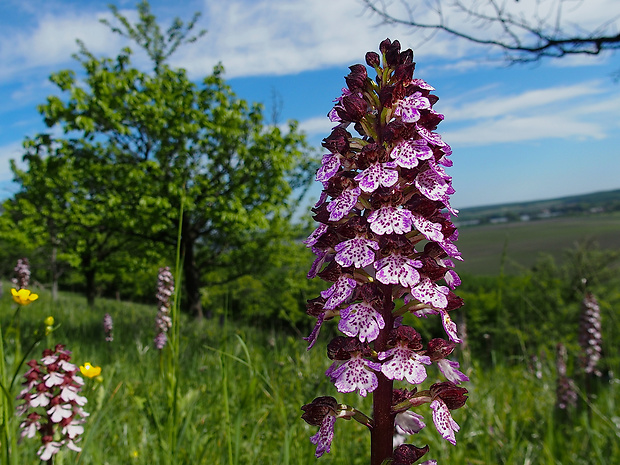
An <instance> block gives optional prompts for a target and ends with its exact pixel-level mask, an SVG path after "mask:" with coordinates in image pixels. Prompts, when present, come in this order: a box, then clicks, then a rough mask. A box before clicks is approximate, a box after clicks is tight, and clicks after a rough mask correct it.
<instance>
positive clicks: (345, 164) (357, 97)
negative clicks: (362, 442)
mask: <svg viewBox="0 0 620 465" xmlns="http://www.w3.org/2000/svg"><path fill="white" fill-rule="evenodd" d="M380 50H381V56H379V54H377V53H375V52H369V53H368V54H367V55H366V63H367V65H368V66H370V67H371V68H374V70H375V71H376V73H377V76H376V78H375V79H371V78H370V77H369V76H368V70H367V67H366V66H364V65H361V64H357V65H353V66H351V67H350V70H351V72H350V74H349V75H348V76H346V78H345V80H346V83H347V88H345V89H343V91H342V95H341V96H340V97H339V98H337V99H336V100H335V102H336V104H335V106H334V108H333V109H332V110H331V111H330V112H329V114H328V116H329V118H330V120H331V121H332V122H334V123H336V124H337V125H336V126H335V127H334V128H333V129H332V132H331V134H330V135H329V136H328V137H327V138H325V139H324V140H323V147H325V148H326V149H327V151H328V153H327V154H326V155H324V156H323V159H322V163H321V167H320V168H319V169H318V171H317V175H316V180H317V181H320V182H322V184H323V192H322V194H321V196H320V198H319V201H318V202H317V204H316V205H315V207H314V208H313V210H312V211H313V213H314V219H315V220H316V221H317V222H318V223H319V225H318V227H317V228H316V230H315V231H314V232H313V233H312V234H311V235H310V237H309V238H308V239H307V240H306V241H305V243H306V245H307V247H311V248H312V251H313V252H314V253H315V255H316V259H315V261H314V263H313V264H312V266H311V268H310V271H309V273H308V278H314V277H317V276H318V277H320V278H321V279H323V280H325V281H327V282H328V283H329V287H328V288H327V289H326V290H324V291H322V292H321V295H320V297H317V298H315V299H312V300H310V301H308V305H307V313H308V314H309V315H311V316H313V317H314V318H316V320H317V322H316V325H315V327H314V329H313V331H312V333H311V334H310V336H308V337H307V338H306V340H307V341H308V342H309V347H308V348H309V349H310V348H311V347H312V346H313V345H314V344H315V343H316V341H317V337H318V335H319V331H320V329H321V326H322V325H323V323H324V322H325V321H327V320H331V319H334V318H338V329H339V330H340V331H341V332H342V333H343V334H344V336H338V337H336V338H335V339H334V340H332V341H331V342H330V343H329V345H328V355H329V357H330V358H331V359H332V360H333V361H334V362H333V364H332V365H331V366H330V367H329V369H328V370H327V372H326V375H327V376H328V377H329V378H330V379H331V381H332V382H333V383H334V385H335V387H336V389H337V390H338V391H339V392H342V393H346V392H353V391H358V393H359V395H361V396H363V397H365V396H366V395H367V394H368V393H378V392H381V394H373V395H374V397H373V405H374V410H375V417H377V416H378V410H381V409H384V410H385V405H387V408H388V410H389V409H390V408H391V409H392V410H391V412H390V411H388V412H387V415H388V417H389V418H390V419H391V431H392V433H394V431H396V432H397V433H398V434H412V433H415V432H417V431H419V430H420V429H421V428H422V427H424V423H423V422H421V420H420V417H419V415H418V414H416V413H414V412H409V408H412V407H416V406H418V405H421V404H422V403H429V404H430V408H431V409H432V416H433V420H434V423H435V426H436V427H437V429H438V431H439V432H440V434H441V435H442V436H443V437H444V438H445V439H446V440H448V441H449V442H451V443H452V444H454V443H455V442H456V440H455V437H454V432H456V431H458V425H457V424H456V422H455V421H454V420H453V419H452V417H451V414H450V410H452V409H453V408H459V407H460V406H462V405H463V404H464V403H465V396H464V394H465V393H466V392H467V390H466V389H464V388H459V387H457V386H456V384H458V383H461V382H463V381H468V378H467V376H465V375H464V374H463V373H462V372H460V371H459V364H458V363H457V362H455V361H451V360H449V359H448V358H447V357H448V356H449V355H450V354H451V353H452V352H453V350H454V349H455V347H456V344H457V343H460V342H461V339H460V338H459V335H458V333H457V328H456V324H455V323H454V322H453V321H452V319H451V317H450V315H449V313H450V312H451V311H452V310H454V309H456V308H459V307H461V306H462V305H463V301H462V299H460V298H459V297H458V296H456V295H455V294H454V292H453V290H454V289H455V288H456V287H457V286H458V285H459V284H460V279H459V277H458V275H457V274H456V272H455V271H454V270H453V269H452V268H453V267H454V262H453V260H462V258H461V254H460V252H459V250H458V249H457V247H456V245H455V241H456V240H457V238H458V232H457V229H456V227H455V225H454V224H453V223H452V221H451V217H452V215H456V214H457V213H458V212H457V211H456V210H455V209H453V208H452V207H451V206H450V202H449V197H450V195H451V194H452V193H454V189H453V188H452V185H451V182H452V178H451V177H450V176H449V175H448V174H446V171H445V168H446V167H449V166H451V165H452V162H451V161H450V159H449V158H448V157H449V156H450V154H451V149H450V146H449V145H448V144H446V143H445V142H444V141H443V140H442V139H441V136H440V135H439V134H437V133H436V132H435V130H436V128H437V125H438V124H439V123H440V122H441V121H442V120H443V118H444V117H443V115H441V114H440V113H438V112H437V111H435V110H434V109H433V106H434V104H435V103H436V102H437V100H438V98H437V97H436V96H435V95H434V94H433V93H432V91H433V90H434V88H433V87H432V86H430V85H429V84H427V83H426V82H424V81H423V80H421V79H414V78H413V71H414V68H415V64H414V62H413V52H412V51H411V50H405V51H401V50H400V44H399V42H398V41H394V42H391V41H390V40H389V39H386V40H385V41H383V42H382V43H381V44H380ZM351 127H352V128H353V129H354V130H355V131H356V132H357V134H358V135H355V136H354V135H353V134H352V133H351V132H350V131H349V129H350V128H351ZM407 313H409V314H411V315H413V316H414V317H417V318H426V317H428V316H429V315H438V316H439V317H440V319H441V322H442V324H443V327H444V330H445V332H446V335H447V340H445V339H440V338H437V339H432V340H431V341H429V342H428V343H427V344H426V345H425V344H424V342H423V341H422V337H421V336H420V334H419V333H418V332H417V331H416V330H415V329H414V328H413V327H410V326H406V325H404V324H403V316H404V315H405V314H407ZM433 364H435V365H436V366H437V368H438V369H439V371H440V372H441V373H442V374H443V375H444V376H445V377H446V378H447V379H448V381H447V382H446V383H447V384H446V383H438V384H435V385H433V386H439V385H441V389H439V390H438V389H435V391H433V387H431V390H430V391H420V392H417V393H416V392H415V389H414V391H412V393H413V394H412V397H411V398H408V399H405V400H401V401H400V402H401V404H403V405H404V407H403V406H401V407H399V410H398V411H395V410H394V409H395V408H396V407H395V405H396V403H395V400H394V399H395V398H396V397H397V394H396V392H397V390H393V389H392V385H393V383H394V381H402V382H406V383H409V384H413V385H420V384H421V383H423V382H424V381H425V380H426V378H427V369H428V368H427V367H429V366H431V365H433ZM380 386H383V388H382V387H380ZM386 386H387V387H386ZM447 386H449V388H448V387H447ZM416 389H417V388H416ZM431 391H433V394H431ZM448 391H450V392H451V393H452V395H457V394H455V393H458V395H457V397H458V399H459V401H458V402H446V401H445V399H444V398H443V397H442V394H440V392H448ZM386 393H387V394H386ZM378 397H383V398H384V399H383V400H382V404H381V405H383V407H380V406H379V405H378V404H377V398H378ZM385 397H387V399H385ZM319 399H321V398H319ZM311 405H312V404H307V405H306V406H304V407H307V408H308V409H310V408H311V407H309V406H311ZM344 411H347V409H344V410H343V409H340V410H339V409H337V408H335V409H330V410H327V411H326V412H327V413H326V416H325V421H323V422H321V423H318V422H315V423H313V424H317V425H320V426H321V430H320V431H319V433H317V436H315V437H313V443H315V444H317V451H316V456H317V457H319V456H321V455H322V454H323V453H324V452H328V451H329V445H330V444H329V443H330V442H331V438H332V437H333V424H334V421H332V420H329V421H327V418H328V417H332V418H333V419H335V418H339V417H340V415H341V414H342V412H344ZM325 428H327V429H328V430H324V429H325ZM380 429H381V427H379V426H378V425H375V426H374V427H373V428H372V429H371V439H372V442H374V441H375V440H380V439H379V436H380V435H381V433H379V432H378V430H380ZM381 440H382V439H381ZM390 442H391V438H390ZM372 447H374V445H373V446H372ZM411 447H413V446H411ZM405 449H407V450H409V447H405V448H403V447H401V448H400V449H398V450H399V451H400V452H399V455H397V454H396V452H394V455H390V453H391V449H390V452H389V453H388V454H387V455H386V454H384V457H383V459H384V458H394V460H396V459H397V458H398V460H396V461H397V462H398V463H412V462H407V461H406V460H405V457H408V456H412V457H413V456H415V457H418V455H419V451H420V450H423V449H419V450H418V449H416V452H412V451H409V452H406V451H405ZM412 450H413V449H412ZM426 450H427V449H425V450H424V452H426ZM373 456H374V455H373ZM418 458H419V457H418ZM383 459H381V461H382V460H383ZM378 460H379V459H377V463H381V462H380V461H378ZM416 460H417V458H416ZM373 463H375V461H374V459H373ZM395 463H396V462H395Z"/></svg>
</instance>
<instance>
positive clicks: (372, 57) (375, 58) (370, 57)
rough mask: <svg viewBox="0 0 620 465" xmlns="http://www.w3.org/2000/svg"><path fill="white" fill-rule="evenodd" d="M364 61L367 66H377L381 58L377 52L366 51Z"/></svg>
mask: <svg viewBox="0 0 620 465" xmlns="http://www.w3.org/2000/svg"><path fill="white" fill-rule="evenodd" d="M366 63H367V64H368V66H371V67H373V68H378V67H379V65H380V64H381V58H380V57H379V54H378V53H377V52H368V53H366Z"/></svg>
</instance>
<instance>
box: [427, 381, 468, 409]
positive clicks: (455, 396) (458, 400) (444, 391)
mask: <svg viewBox="0 0 620 465" xmlns="http://www.w3.org/2000/svg"><path fill="white" fill-rule="evenodd" d="M430 391H431V396H432V398H433V399H435V398H436V397H439V398H440V399H441V400H443V402H444V404H446V406H447V407H448V408H449V409H450V410H455V409H457V408H461V407H462V406H463V405H465V402H466V401H467V396H466V395H465V394H467V389H465V388H462V387H458V386H457V385H456V384H454V383H453V382H452V381H444V382H443V383H435V384H433V385H432V386H431V389H430Z"/></svg>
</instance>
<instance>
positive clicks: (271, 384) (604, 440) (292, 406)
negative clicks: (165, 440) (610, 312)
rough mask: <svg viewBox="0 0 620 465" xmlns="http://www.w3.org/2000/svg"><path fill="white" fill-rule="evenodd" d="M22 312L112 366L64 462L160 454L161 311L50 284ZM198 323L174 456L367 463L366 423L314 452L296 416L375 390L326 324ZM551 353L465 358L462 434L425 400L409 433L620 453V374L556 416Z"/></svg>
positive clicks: (536, 448) (446, 452) (588, 453)
mask: <svg viewBox="0 0 620 465" xmlns="http://www.w3.org/2000/svg"><path fill="white" fill-rule="evenodd" d="M7 287H8V286H6V285H5V287H4V289H5V290H6V289H7ZM12 309H13V305H12V303H11V301H10V296H9V295H7V293H5V295H4V296H3V297H2V298H1V299H0V322H2V325H3V328H6V325H7V322H8V320H9V319H10V315H11V314H12ZM23 310H24V311H23V313H22V339H23V340H26V339H27V335H28V334H31V333H32V332H33V331H34V330H37V329H38V330H40V329H41V328H42V323H41V322H42V320H43V318H44V317H45V316H47V315H49V314H52V315H54V317H55V318H56V320H57V322H58V323H60V324H61V326H60V328H59V329H58V330H57V331H56V332H54V333H53V334H52V335H51V336H50V338H49V340H48V341H47V343H48V344H49V345H53V344H55V343H58V342H62V343H65V344H66V345H67V347H68V348H69V349H71V350H72V351H73V353H74V361H75V362H77V363H83V362H85V361H91V362H93V363H94V364H97V365H101V366H102V367H103V378H104V380H103V383H101V384H98V383H96V382H92V381H89V382H88V383H87V386H86V395H87V396H88V398H89V403H88V404H87V410H88V411H89V412H91V414H92V415H91V417H90V418H89V420H88V423H87V424H86V431H87V432H86V435H85V440H84V442H83V444H82V445H83V447H84V452H83V453H82V454H81V455H79V456H78V455H76V454H75V453H72V452H71V453H69V454H67V455H66V457H65V461H64V462H63V463H65V464H68V463H76V461H77V460H79V463H83V464H106V463H109V464H127V463H129V464H134V463H135V464H149V465H151V464H157V463H160V457H161V455H162V454H161V449H160V447H159V446H158V441H157V433H156V426H155V424H154V422H153V418H160V419H161V418H162V416H163V415H164V408H163V405H162V403H163V402H162V399H163V398H164V392H163V386H162V383H161V377H160V374H159V369H158V362H159V354H158V353H157V352H156V351H155V350H153V348H152V346H151V340H152V337H153V317H154V313H155V309H154V308H150V307H146V306H140V305H132V304H126V303H120V302H114V301H105V300H100V301H99V303H98V304H97V307H96V308H95V309H94V310H88V309H87V308H86V307H85V302H84V300H83V299H81V298H78V297H75V296H71V295H62V299H61V301H60V302H58V303H56V304H54V303H52V302H51V301H50V300H49V296H48V295H47V294H46V293H43V295H42V298H41V299H40V301H38V302H36V303H34V304H32V305H30V306H29V307H26V308H24V309H23ZM105 312H109V313H111V314H112V316H113V318H114V322H115V341H114V342H113V343H112V344H106V343H105V341H104V340H103V334H102V330H101V320H102V317H103V315H104V313H105ZM189 323H190V322H187V321H186V322H185V323H184V326H183V330H182V336H183V344H182V354H181V360H182V370H181V373H182V380H181V389H180V393H181V405H182V408H183V414H184V418H185V419H186V421H185V422H184V425H185V426H184V428H183V430H182V435H181V437H180V440H179V442H180V444H181V452H180V453H179V455H178V457H177V458H176V463H178V464H182V463H188V464H189V463H191V464H203V463H204V464H209V465H215V464H222V465H223V464H252V465H255V464H265V465H267V464H269V465H271V464H274V463H277V464H279V465H286V464H291V463H294V464H296V465H299V464H302V465H303V464H314V463H322V464H324V465H327V464H343V465H344V464H347V465H350V464H360V465H362V464H367V463H368V462H369V459H368V434H367V433H366V432H365V431H364V430H363V428H362V427H361V426H360V425H358V424H356V423H355V422H345V421H338V423H337V424H336V435H335V439H334V443H333V447H332V453H331V454H327V455H326V456H324V457H323V458H321V459H320V461H319V462H317V461H316V459H315V458H314V447H313V446H312V444H310V441H309V437H310V436H311V435H313V434H314V433H315V431H316V428H315V427H309V426H307V425H306V424H305V423H304V422H303V421H302V420H301V419H300V418H299V416H300V413H301V411H300V409H299V407H300V406H301V405H302V404H303V403H305V402H309V401H310V400H312V398H314V397H315V396H319V395H333V396H334V397H336V398H337V399H338V400H339V401H341V402H345V403H349V404H351V405H354V406H356V407H358V408H360V409H363V410H365V411H366V412H367V413H370V409H369V402H370V396H369V397H368V398H366V399H360V398H358V397H357V396H355V395H353V394H347V395H342V394H339V393H337V392H336V391H335V389H334V387H333V386H331V385H330V384H329V383H328V382H327V380H326V378H325V376H324V375H323V371H324V370H325V369H326V368H327V366H328V365H329V360H328V359H327V358H326V357H325V351H324V347H325V344H326V342H327V340H328V339H329V336H328V334H326V333H328V330H327V328H325V329H324V330H323V333H322V334H321V337H320V338H319V342H318V343H317V347H315V348H314V350H312V351H310V352H307V351H306V347H305V343H304V341H302V340H301V338H300V335H297V334H276V333H274V332H272V331H263V330H259V329H257V328H252V327H247V326H244V327H237V326H235V325H234V324H231V323H228V324H226V325H224V326H220V325H218V324H217V323H216V322H214V321H205V322H201V323H200V324H195V323H193V322H192V324H189ZM327 325H328V324H326V326H327ZM5 347H7V348H8V349H7V351H8V352H10V347H11V345H10V340H5ZM41 349H42V347H39V348H38V349H37V353H40V351H41ZM550 359H551V357H550V358H547V359H546V360H547V361H543V366H542V370H541V378H540V379H539V378H537V377H536V376H534V374H533V373H532V372H531V371H529V370H528V369H527V368H526V366H525V364H514V365H511V366H505V365H497V366H495V367H492V368H487V369H483V368H480V367H478V366H477V364H476V363H475V362H474V364H473V365H474V366H473V367H472V366H471V364H464V367H465V369H466V370H467V372H468V373H469V375H470V377H471V378H472V382H470V383H468V384H467V388H468V389H469V390H470V391H471V397H470V400H469V401H468V404H467V406H466V407H465V408H463V409H461V410H459V411H456V412H454V417H455V419H456V421H457V422H458V423H459V424H460V425H461V426H462V429H461V431H460V432H459V433H458V434H457V439H458V443H457V446H456V447H453V446H451V445H450V444H448V443H447V442H446V441H443V440H441V439H440V438H439V437H438V435H437V432H436V431H434V428H433V426H432V421H431V418H430V415H429V409H428V408H424V406H423V407H422V408H420V409H419V410H418V411H419V412H420V413H422V414H423V415H424V416H425V418H426V423H427V425H428V427H427V428H425V429H424V430H423V431H422V432H421V433H420V434H419V436H418V437H416V438H413V439H414V440H413V442H415V443H416V444H417V445H419V446H421V445H424V444H429V445H430V447H431V452H430V453H429V454H428V456H427V457H425V458H426V459H437V460H438V461H439V463H453V464H456V463H461V464H466V463H471V464H497V463H505V464H513V463H514V464H524V463H529V464H544V463H548V464H555V463H566V464H568V463H570V464H613V463H620V440H619V439H620V428H619V427H618V423H619V419H618V417H617V412H618V411H620V392H619V391H620V384H618V382H617V381H615V382H614V383H612V384H609V383H605V384H604V385H603V386H601V389H600V392H599V395H598V397H597V398H596V399H595V401H594V409H593V410H591V414H590V415H588V414H587V411H586V410H581V411H576V412H573V413H572V415H571V417H570V418H568V419H566V418H556V417H555V416H554V409H553V404H554V400H555V377H554V372H553V367H552V365H551V364H552V362H550ZM439 379H440V378H439V376H438V372H437V370H436V369H435V368H430V369H429V379H428V381H427V383H426V384H430V383H432V382H435V380H439ZM614 415H615V416H614ZM229 445H230V449H229V447H228V446H229ZM36 447H37V445H36V441H34V440H25V441H24V442H23V443H22V444H21V445H20V446H19V453H20V454H21V459H22V460H21V462H20V463H36V459H35V458H34V452H35V450H36ZM229 450H230V452H231V455H230V456H229V455H228V451H229ZM229 457H232V460H229Z"/></svg>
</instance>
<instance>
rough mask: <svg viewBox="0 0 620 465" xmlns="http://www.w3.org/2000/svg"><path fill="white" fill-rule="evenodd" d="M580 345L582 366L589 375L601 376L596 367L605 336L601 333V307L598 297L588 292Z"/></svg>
mask: <svg viewBox="0 0 620 465" xmlns="http://www.w3.org/2000/svg"><path fill="white" fill-rule="evenodd" d="M579 345H580V346H581V350H582V355H581V368H582V369H583V371H584V372H585V373H587V374H589V375H595V376H601V374H602V373H601V372H600V370H598V368H597V367H596V365H597V364H598V362H599V360H600V359H601V353H602V345H603V337H602V334H601V309H600V307H599V305H598V302H597V300H596V297H594V295H593V294H591V293H587V294H586V296H585V297H584V298H583V301H582V303H581V317H580V320H579Z"/></svg>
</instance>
